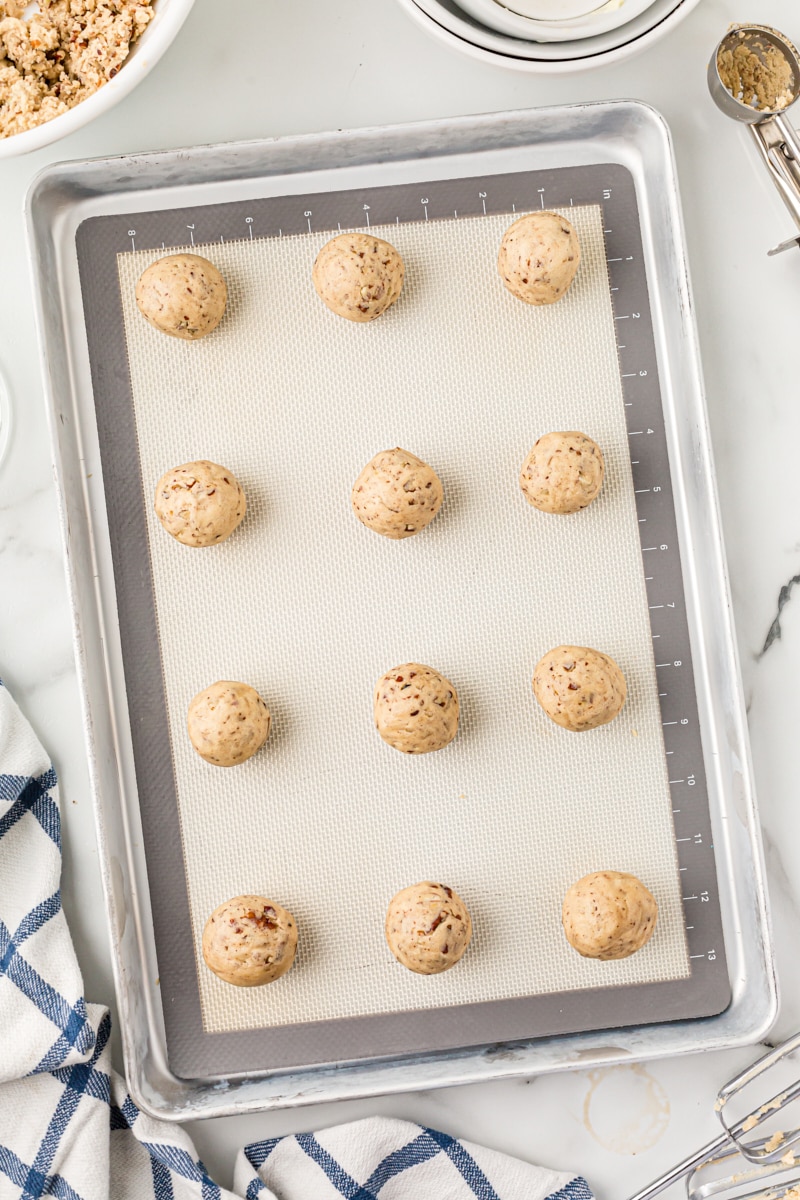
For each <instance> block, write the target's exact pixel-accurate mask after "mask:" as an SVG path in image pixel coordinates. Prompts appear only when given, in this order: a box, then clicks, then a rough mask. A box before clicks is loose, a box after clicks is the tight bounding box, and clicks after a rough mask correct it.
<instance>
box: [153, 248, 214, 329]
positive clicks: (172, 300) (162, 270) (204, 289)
mask: <svg viewBox="0 0 800 1200" xmlns="http://www.w3.org/2000/svg"><path fill="white" fill-rule="evenodd" d="M227 302H228V289H227V287H226V285H225V280H224V279H223V278H222V276H221V275H220V273H219V271H218V270H217V268H216V267H215V266H214V264H213V263H210V262H209V261H208V259H207V258H201V257H200V255H199V254H168V255H167V257H166V258H159V259H158V260H157V261H156V262H154V263H151V264H150V266H149V267H148V268H147V270H146V271H145V272H144V274H143V275H142V276H141V277H140V279H139V282H138V283H137V284H136V304H137V305H138V308H139V312H140V313H141V314H142V316H143V317H144V319H145V321H149V322H150V324H151V325H152V326H153V328H154V329H159V330H160V331H161V332H162V333H166V334H169V336H170V337H176V338H183V339H184V341H187V342H196V341H197V340H198V339H199V338H202V337H205V336H206V334H208V333H211V331H212V330H213V329H216V328H217V326H218V325H219V323H220V321H221V320H222V317H223V315H224V313H225V305H226V304H227Z"/></svg>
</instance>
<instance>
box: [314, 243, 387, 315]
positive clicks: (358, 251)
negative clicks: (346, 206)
mask: <svg viewBox="0 0 800 1200" xmlns="http://www.w3.org/2000/svg"><path fill="white" fill-rule="evenodd" d="M404 277H405V266H404V264H403V260H402V258H401V257H400V253H399V251H397V250H395V248H394V246H392V245H391V244H390V243H389V242H384V241H383V239H382V238H378V237H372V236H371V235H370V234H367V233H341V234H339V236H338V237H335V238H331V240H330V241H329V242H326V243H325V245H324V246H323V247H322V249H321V250H320V252H319V254H318V255H317V259H316V262H315V263H314V269H313V271H312V273H311V278H312V281H313V283H314V287H315V288H316V290H317V295H318V296H319V298H320V300H321V301H322V302H323V304H326V305H327V306H328V308H329V309H330V310H331V312H334V313H336V315H337V316H339V317H344V318H345V320H347V321H357V322H359V323H364V322H367V321H374V320H375V318H376V317H379V316H381V314H382V313H385V312H386V310H387V308H391V306H392V305H393V304H394V303H395V301H396V300H397V299H398V298H399V296H400V293H401V291H402V290H403V279H404Z"/></svg>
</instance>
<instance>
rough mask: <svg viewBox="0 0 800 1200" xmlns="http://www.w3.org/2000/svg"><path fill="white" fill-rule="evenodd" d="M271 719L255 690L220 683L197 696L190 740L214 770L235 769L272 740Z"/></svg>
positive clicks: (192, 709)
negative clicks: (221, 768)
mask: <svg viewBox="0 0 800 1200" xmlns="http://www.w3.org/2000/svg"><path fill="white" fill-rule="evenodd" d="M271 724H272V718H271V717H270V711H269V709H268V708H267V705H266V701H264V700H262V698H261V696H259V694H258V692H257V691H256V690H255V688H252V687H250V686H249V684H247V683H237V682H236V681H234V680H232V679H220V680H218V681H217V682H216V683H212V684H211V686H210V687H207V688H205V689H204V690H203V691H202V692H198V693H197V695H196V696H195V697H194V699H193V700H192V702H191V703H190V705H189V712H188V714H187V719H186V726H187V729H188V732H189V740H190V741H191V743H192V745H193V746H194V748H195V750H196V751H197V753H198V754H199V755H200V757H201V758H203V759H205V761H206V762H207V763H211V764H212V765H213V766H215V767H235V766H237V765H238V764H239V763H243V762H246V761H247V759H248V758H252V757H253V755H254V754H257V753H258V751H259V750H260V749H261V747H262V746H263V745H264V743H265V742H266V740H267V738H268V737H269V731H270V726H271Z"/></svg>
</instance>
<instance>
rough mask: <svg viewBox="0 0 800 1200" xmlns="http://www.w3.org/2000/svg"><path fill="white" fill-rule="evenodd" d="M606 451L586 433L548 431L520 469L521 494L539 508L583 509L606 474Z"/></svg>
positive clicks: (561, 512) (551, 510)
mask: <svg viewBox="0 0 800 1200" xmlns="http://www.w3.org/2000/svg"><path fill="white" fill-rule="evenodd" d="M605 469H606V468H605V460H604V459H603V451H602V450H601V449H600V447H599V446H598V444H597V442H594V441H592V439H591V438H590V437H588V436H587V435H586V434H585V433H578V432H577V431H576V430H569V431H567V432H565V433H545V434H543V435H542V437H540V438H539V440H538V441H537V442H536V443H535V445H534V447H533V449H532V450H531V452H530V454H529V455H528V457H527V458H526V459H525V462H524V463H523V464H522V470H521V471H520V473H519V486H520V487H521V488H522V494H523V496H524V497H525V499H526V500H527V501H528V504H532V505H533V507H534V508H538V509H539V510H540V512H546V513H557V514H559V515H565V514H567V513H576V512H580V510H581V509H582V508H587V507H588V505H590V504H591V503H592V501H593V500H596V499H597V497H598V495H599V494H600V489H601V487H602V486H603V477H604V475H605Z"/></svg>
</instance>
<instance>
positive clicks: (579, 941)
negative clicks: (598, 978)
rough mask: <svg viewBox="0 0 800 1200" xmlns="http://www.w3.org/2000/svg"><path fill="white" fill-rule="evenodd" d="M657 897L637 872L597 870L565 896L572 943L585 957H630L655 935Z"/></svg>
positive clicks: (563, 919) (567, 930)
mask: <svg viewBox="0 0 800 1200" xmlns="http://www.w3.org/2000/svg"><path fill="white" fill-rule="evenodd" d="M657 917H658V905H657V904H656V901H655V899H654V897H653V896H652V895H651V893H650V892H649V891H648V889H647V888H646V887H645V886H644V884H643V883H642V882H641V880H639V879H637V878H636V876H635V875H627V874H625V873H624V872H623V871H595V872H593V874H591V875H584V877H583V879H579V880H578V882H577V883H573V885H572V887H571V888H570V889H569V891H568V892H567V894H566V896H565V897H564V904H563V907H562V910H561V922H562V924H563V926H564V933H565V934H566V937H567V941H568V942H569V944H570V945H571V946H572V947H573V948H574V949H575V950H577V951H578V953H579V954H582V955H583V956H584V958H602V959H614V958H628V956H629V955H631V954H635V953H636V951H637V950H641V948H642V946H644V945H645V943H646V942H649V940H650V938H651V937H652V936H653V931H654V930H655V927H656V919H657Z"/></svg>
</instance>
